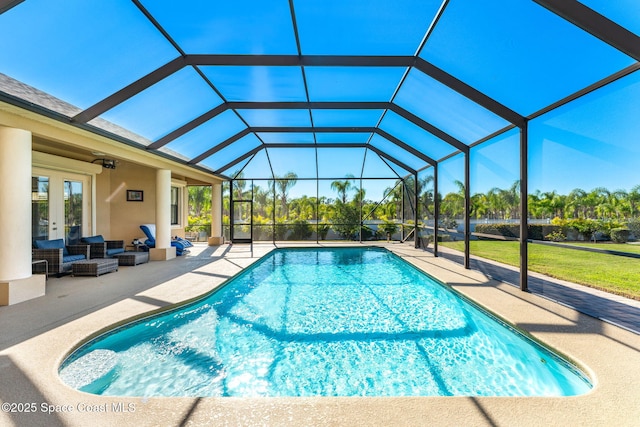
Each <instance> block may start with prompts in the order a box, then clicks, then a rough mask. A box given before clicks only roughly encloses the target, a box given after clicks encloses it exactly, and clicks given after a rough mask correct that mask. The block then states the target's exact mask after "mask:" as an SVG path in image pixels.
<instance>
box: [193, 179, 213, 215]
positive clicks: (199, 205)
mask: <svg viewBox="0 0 640 427" xmlns="http://www.w3.org/2000/svg"><path fill="white" fill-rule="evenodd" d="M188 192H189V215H191V216H204V215H205V213H206V212H207V211H211V186H208V185H190V186H189V187H188Z"/></svg>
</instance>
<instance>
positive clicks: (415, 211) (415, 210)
mask: <svg viewBox="0 0 640 427" xmlns="http://www.w3.org/2000/svg"><path fill="white" fill-rule="evenodd" d="M413 181H414V184H413V190H414V195H413V196H414V199H413V200H414V201H415V204H414V208H413V245H414V247H415V248H419V247H420V237H419V236H418V234H419V232H420V229H419V228H418V218H420V215H419V211H418V209H419V204H418V195H419V194H420V188H419V186H418V172H415V173H414V174H413Z"/></svg>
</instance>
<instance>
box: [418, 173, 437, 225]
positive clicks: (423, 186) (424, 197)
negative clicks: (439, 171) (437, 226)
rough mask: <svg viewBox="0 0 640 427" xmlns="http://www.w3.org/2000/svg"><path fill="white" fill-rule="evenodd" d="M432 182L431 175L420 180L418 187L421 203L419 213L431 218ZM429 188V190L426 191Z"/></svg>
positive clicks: (432, 177)
mask: <svg viewBox="0 0 640 427" xmlns="http://www.w3.org/2000/svg"><path fill="white" fill-rule="evenodd" d="M433 181H434V176H433V175H428V176H426V177H424V178H423V179H421V180H420V185H419V186H418V188H419V190H420V198H419V199H420V203H421V208H422V209H421V212H424V213H426V215H423V217H424V216H426V217H428V216H433V210H432V209H430V208H431V207H432V206H433V202H434V198H433V189H431V186H430V185H429V184H431V183H432V182H433ZM427 188H429V190H427Z"/></svg>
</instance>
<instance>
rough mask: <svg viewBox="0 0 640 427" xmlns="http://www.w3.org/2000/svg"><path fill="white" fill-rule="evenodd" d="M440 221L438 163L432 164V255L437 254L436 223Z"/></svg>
mask: <svg viewBox="0 0 640 427" xmlns="http://www.w3.org/2000/svg"><path fill="white" fill-rule="evenodd" d="M439 223H440V200H439V199H438V164H437V163H436V164H435V165H433V255H434V256H435V257H437V256H438V224H439Z"/></svg>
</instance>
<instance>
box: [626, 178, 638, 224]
mask: <svg viewBox="0 0 640 427" xmlns="http://www.w3.org/2000/svg"><path fill="white" fill-rule="evenodd" d="M627 200H628V201H629V206H630V210H631V213H630V216H631V217H632V218H635V217H636V211H637V209H638V204H640V185H636V186H635V187H633V188H632V189H631V191H629V194H627Z"/></svg>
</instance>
